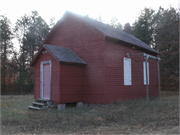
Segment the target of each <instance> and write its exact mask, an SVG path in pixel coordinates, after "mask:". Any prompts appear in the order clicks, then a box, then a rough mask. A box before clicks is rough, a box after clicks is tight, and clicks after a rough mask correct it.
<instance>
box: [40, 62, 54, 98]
mask: <svg viewBox="0 0 180 135" xmlns="http://www.w3.org/2000/svg"><path fill="white" fill-rule="evenodd" d="M44 64H50V100H51V80H52V79H51V78H52V70H51V69H52V61H51V60H49V61H42V62H41V66H40V72H41V73H40V98H42V99H43V65H44Z"/></svg>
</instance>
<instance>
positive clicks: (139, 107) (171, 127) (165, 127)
mask: <svg viewBox="0 0 180 135" xmlns="http://www.w3.org/2000/svg"><path fill="white" fill-rule="evenodd" d="M33 101H34V98H33V95H28V96H27V95H26V96H1V131H2V133H3V134H23V133H28V134H34V133H35V134H65V133H71V134H72V133H73V134H98V133H99V134H178V133H179V95H178V93H174V94H172V93H171V94H167V93H162V98H161V100H159V99H158V98H157V97H152V98H150V103H149V104H147V102H146V99H136V100H130V101H121V102H117V103H114V104H108V105H89V106H84V107H82V108H67V109H65V110H61V111H57V110H56V109H55V108H49V109H47V110H42V111H33V110H28V109H27V106H29V105H31V103H32V102H33Z"/></svg>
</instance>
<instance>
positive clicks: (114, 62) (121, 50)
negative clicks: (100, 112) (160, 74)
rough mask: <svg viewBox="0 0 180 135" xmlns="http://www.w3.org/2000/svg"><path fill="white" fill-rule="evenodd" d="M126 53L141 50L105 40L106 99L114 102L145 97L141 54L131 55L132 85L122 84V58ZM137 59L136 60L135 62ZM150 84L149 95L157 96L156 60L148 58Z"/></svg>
mask: <svg viewBox="0 0 180 135" xmlns="http://www.w3.org/2000/svg"><path fill="white" fill-rule="evenodd" d="M127 53H129V54H131V53H142V51H141V50H133V49H132V48H131V47H128V46H125V45H122V44H118V43H111V42H108V41H107V42H106V54H105V56H106V58H105V65H106V67H105V69H106V90H105V91H106V95H107V96H106V101H107V102H115V101H117V100H119V99H122V100H123V99H134V98H142V97H146V85H144V81H143V79H144V78H143V77H144V76H143V61H144V57H143V56H142V55H133V56H131V57H130V58H131V69H132V70H131V74H132V85H130V86H124V66H123V58H124V57H127ZM137 60H138V62H137ZM148 62H149V73H150V80H149V82H150V85H149V95H150V96H157V93H158V87H157V86H158V80H157V79H158V78H157V62H156V60H154V59H148Z"/></svg>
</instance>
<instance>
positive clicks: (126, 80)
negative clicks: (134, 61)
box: [124, 58, 132, 85]
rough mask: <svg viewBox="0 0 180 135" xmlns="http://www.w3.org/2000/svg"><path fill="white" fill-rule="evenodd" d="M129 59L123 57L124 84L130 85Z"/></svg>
mask: <svg viewBox="0 0 180 135" xmlns="http://www.w3.org/2000/svg"><path fill="white" fill-rule="evenodd" d="M131 76H132V75H131V59H129V58H124V85H132V79H131Z"/></svg>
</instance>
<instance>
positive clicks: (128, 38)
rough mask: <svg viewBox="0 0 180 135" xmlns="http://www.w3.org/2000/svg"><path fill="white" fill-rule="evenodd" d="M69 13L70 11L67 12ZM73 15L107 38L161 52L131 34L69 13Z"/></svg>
mask: <svg viewBox="0 0 180 135" xmlns="http://www.w3.org/2000/svg"><path fill="white" fill-rule="evenodd" d="M67 12H69V11H67ZM69 13H71V14H74V15H75V16H77V17H79V18H81V19H82V20H84V21H85V22H87V23H88V24H90V25H91V26H93V27H94V28H96V29H97V30H99V31H101V32H102V33H103V34H104V35H105V36H107V37H111V38H114V39H117V40H120V41H124V42H127V43H130V44H133V45H135V46H138V47H140V48H143V49H146V50H149V51H151V52H154V53H157V54H160V53H159V52H157V51H156V50H154V49H153V48H151V47H150V46H149V45H147V44H146V43H144V42H142V41H141V40H139V39H138V38H136V37H134V36H133V35H131V34H128V33H126V32H124V31H121V30H119V29H116V28H114V27H112V26H109V25H108V24H104V23H101V22H98V21H96V20H94V19H91V18H89V17H87V16H81V15H78V14H75V13H72V12H69Z"/></svg>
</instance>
